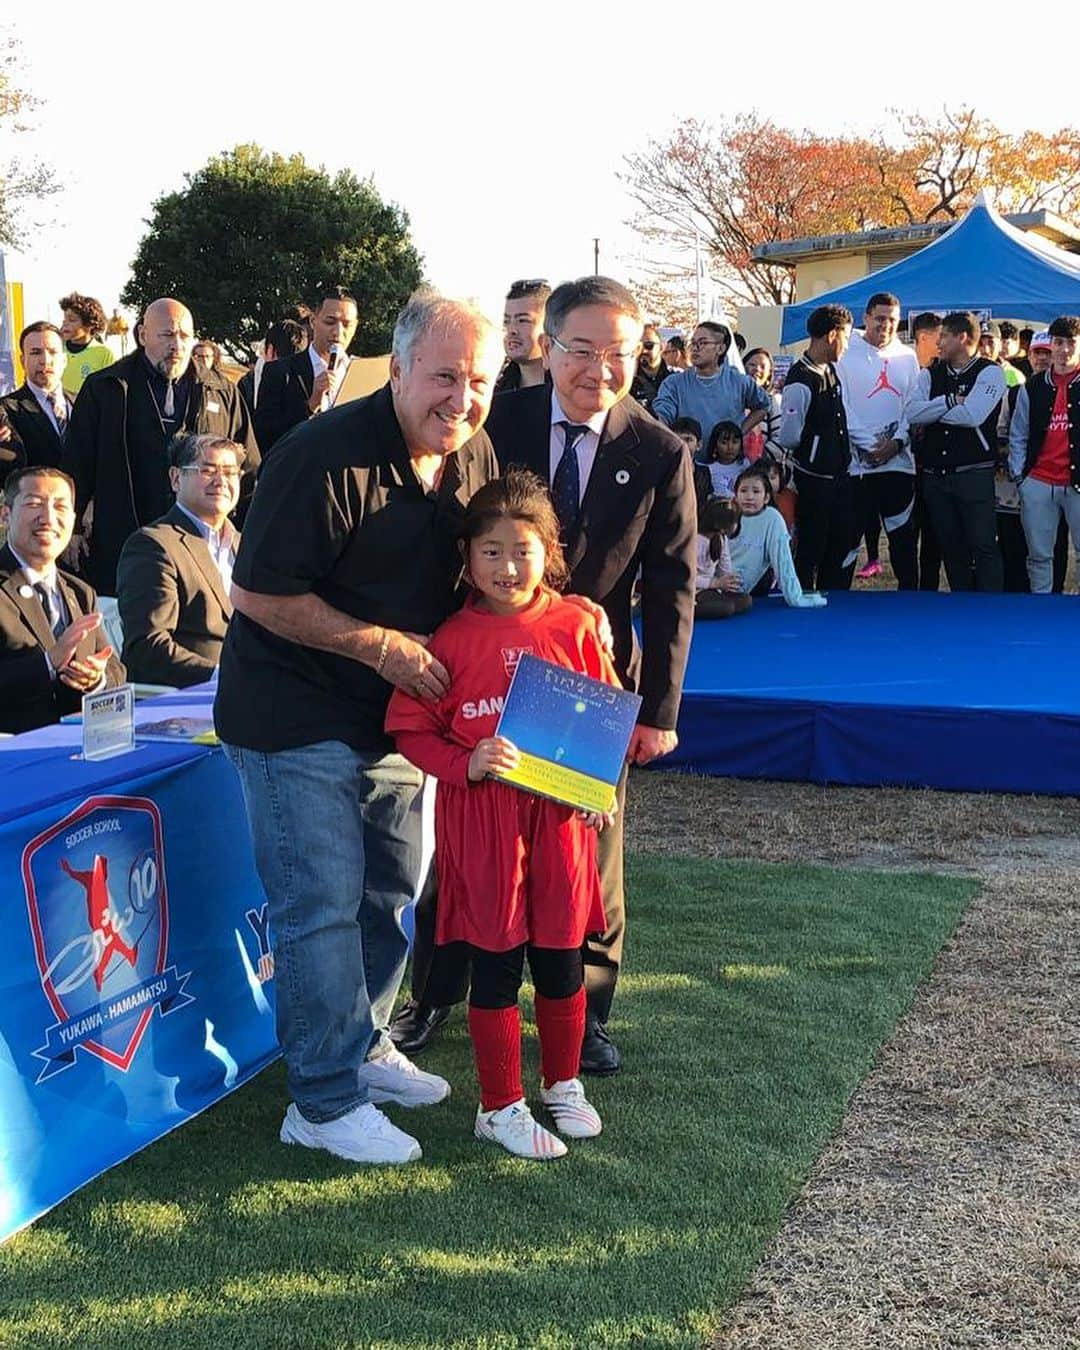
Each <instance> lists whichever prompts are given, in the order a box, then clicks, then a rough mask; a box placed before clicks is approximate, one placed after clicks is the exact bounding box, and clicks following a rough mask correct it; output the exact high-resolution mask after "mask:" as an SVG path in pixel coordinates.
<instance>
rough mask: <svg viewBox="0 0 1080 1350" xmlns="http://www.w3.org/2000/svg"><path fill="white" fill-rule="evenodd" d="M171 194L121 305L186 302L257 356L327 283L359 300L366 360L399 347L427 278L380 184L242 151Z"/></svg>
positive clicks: (357, 349)
mask: <svg viewBox="0 0 1080 1350" xmlns="http://www.w3.org/2000/svg"><path fill="white" fill-rule="evenodd" d="M185 181H186V187H184V188H183V190H182V191H180V192H170V193H167V194H166V195H165V196H163V197H159V198H158V199H157V201H156V202H155V203H154V206H153V213H152V215H151V217H150V219H149V220H148V221H147V222H146V224H147V225H148V226H149V231H148V233H147V234H146V235H145V236H144V238H143V240H142V242H141V243H140V244H139V248H138V252H137V253H136V255H135V261H134V262H133V264H132V269H131V279H130V281H129V282H128V283H127V285H126V286H125V287H124V291H123V293H122V295H121V300H122V301H123V303H124V304H126V305H131V306H133V307H135V308H137V309H142V308H143V307H145V306H146V305H147V304H149V303H150V301H152V300H155V299H157V297H158V296H162V295H172V296H175V297H176V298H177V299H179V300H182V301H183V302H184V303H185V304H186V305H187V306H188V308H189V309H190V310H191V312H192V314H193V315H194V317H195V324H196V327H197V329H198V331H199V332H200V333H202V334H205V335H206V336H207V337H212V338H214V339H215V340H216V341H218V342H220V343H221V344H222V345H223V346H224V347H225V348H226V350H227V351H229V352H230V353H231V355H232V356H234V357H236V358H238V359H240V360H249V361H250V360H251V359H253V358H254V354H255V350H254V349H255V344H256V343H257V342H258V341H259V340H260V339H261V338H262V337H263V335H264V334H265V332H266V330H267V328H268V327H269V326H270V324H272V323H274V322H275V321H276V320H278V319H280V318H281V317H282V315H283V314H284V313H285V311H286V310H287V309H288V308H289V307H290V306H292V305H295V304H296V303H297V302H299V301H305V300H308V299H309V297H311V296H312V295H313V293H314V292H316V291H317V290H318V289H319V287H320V286H324V285H339V284H340V285H343V286H346V287H347V288H348V289H349V290H350V291H351V292H352V293H353V294H354V295H355V296H356V298H357V301H358V302H359V306H360V327H359V329H358V331H357V335H356V338H355V340H354V341H353V344H352V348H351V350H352V352H353V353H354V354H355V355H358V356H372V355H378V354H379V353H382V352H386V351H389V349H390V336H391V333H392V331H393V326H394V318H395V316H396V314H397V312H398V310H399V309H400V308H401V306H402V304H403V303H404V301H405V300H406V299H407V297H408V296H409V294H410V293H411V292H412V291H413V290H415V289H416V287H417V286H418V285H419V284H420V280H421V258H420V255H419V254H418V253H417V251H416V249H415V247H414V246H413V243H412V240H411V239H410V238H409V218H408V216H407V215H406V214H405V212H404V211H403V210H401V208H400V207H398V206H395V205H393V204H392V203H386V202H384V201H383V200H382V198H381V197H380V196H379V194H378V192H377V191H376V190H375V187H374V185H373V184H372V182H371V181H370V180H362V179H359V178H357V177H356V175H355V174H353V173H351V172H350V171H349V170H347V169H346V170H342V171H341V172H340V173H337V174H334V175H333V176H331V175H330V174H328V173H327V172H326V170H325V169H323V168H321V167H319V168H313V167H312V166H311V165H309V164H307V163H305V161H304V159H303V157H302V156H301V155H292V156H291V157H289V158H288V159H286V158H284V157H283V156H282V155H277V154H270V153H267V152H266V151H264V150H261V149H260V148H259V147H258V146H257V145H238V146H237V147H236V148H235V149H234V150H231V151H228V152H227V153H225V154H222V155H219V156H217V157H215V158H214V159H211V160H210V162H209V163H208V164H207V165H206V166H205V167H204V168H202V169H200V170H199V171H198V172H197V173H194V174H187V175H185Z"/></svg>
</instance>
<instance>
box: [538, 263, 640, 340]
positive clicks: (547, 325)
mask: <svg viewBox="0 0 1080 1350" xmlns="http://www.w3.org/2000/svg"><path fill="white" fill-rule="evenodd" d="M586 305H608V306H610V307H611V308H612V309H614V310H618V312H619V313H620V314H625V315H626V316H627V317H628V318H630V319H633V321H634V322H635V323H637V324H641V323H643V322H644V319H643V315H642V313H641V306H640V305H639V304H638V302H637V301H636V300H635V299H634V297H633V295H632V294H631V293H630V292H629V291H628V290H627V289H626V287H625V286H624V285H623V284H622V283H621V282H618V281H615V280H614V279H613V278H611V277H578V279H577V281H564V282H563V283H562V285H561V286H556V287H555V289H554V290H553V291H552V292H551V294H550V295H549V296H548V302H547V309H546V310H545V311H544V332H545V333H546V334H547V335H548V337H558V336H559V334H560V333H561V332H562V330H563V325H564V324H565V323H566V320H567V319H568V318H569V316H570V314H571V312H572V311H573V310H575V309H583V308H584V307H585V306H586Z"/></svg>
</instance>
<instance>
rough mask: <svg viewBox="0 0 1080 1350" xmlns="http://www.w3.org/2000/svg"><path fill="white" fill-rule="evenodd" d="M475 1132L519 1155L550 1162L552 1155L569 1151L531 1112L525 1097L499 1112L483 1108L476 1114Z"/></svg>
mask: <svg viewBox="0 0 1080 1350" xmlns="http://www.w3.org/2000/svg"><path fill="white" fill-rule="evenodd" d="M473 1134H475V1135H476V1137H477V1139H484V1140H487V1141H488V1142H489V1143H492V1144H502V1146H503V1148H504V1149H506V1151H507V1152H508V1153H513V1154H514V1156H515V1157H517V1158H536V1159H538V1160H539V1161H541V1162H548V1161H550V1159H552V1158H561V1157H562V1156H563V1154H564V1153H565V1152H566V1145H565V1144H564V1143H563V1141H562V1140H561V1139H558V1138H556V1136H555V1135H553V1134H552V1133H551V1131H550V1130H545V1129H544V1127H543V1125H538V1124H537V1123H536V1121H535V1120H534V1119H533V1114H532V1112H531V1111H530V1110H529V1108H528V1107H527V1106H526V1105H525V1098H524V1097H522V1098H521V1100H520V1101H516V1102H511V1103H510V1105H509V1106H504V1107H503V1108H502V1109H501V1110H499V1111H485V1110H484V1109H483V1107H481V1108H480V1109H479V1110H478V1111H477V1113H476V1124H475V1125H474V1126H473Z"/></svg>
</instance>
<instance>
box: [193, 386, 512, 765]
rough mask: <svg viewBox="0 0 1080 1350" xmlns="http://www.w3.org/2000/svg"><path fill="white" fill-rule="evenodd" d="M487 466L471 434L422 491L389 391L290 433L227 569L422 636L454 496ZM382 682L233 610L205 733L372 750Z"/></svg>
mask: <svg viewBox="0 0 1080 1350" xmlns="http://www.w3.org/2000/svg"><path fill="white" fill-rule="evenodd" d="M497 474H498V470H497V468H496V464H495V455H494V452H493V451H492V448H491V442H490V441H489V440H488V438H487V435H486V433H484V432H483V431H480V432H478V433H477V435H475V436H474V437H473V438H472V439H471V440H470V441H468V442H467V444H466V445H464V446H463V447H462V448H461V449H460V450H459V451H458V452H457V453H456V454H455V455H451V456H450V457H449V458H448V459H447V461H446V468H445V471H444V473H443V476H442V481H441V482H440V485H439V489H438V491H437V492H436V493H432V494H430V495H429V494H427V493H425V492H424V490H423V487H422V486H421V484H420V482H419V480H418V479H417V477H416V475H415V473H414V472H413V469H412V462H411V460H410V458H409V452H408V450H407V449H406V446H405V441H404V439H403V438H402V435H401V429H400V427H399V426H398V423H397V418H396V417H395V415H394V406H393V401H392V399H391V397H390V389H389V386H386V387H384V388H383V389H380V390H379V391H378V392H377V393H375V394H372V395H371V396H370V397H369V398H365V399H360V400H358V401H357V402H355V403H349V404H347V405H346V406H345V407H342V408H337V409H333V410H332V411H330V412H327V413H324V414H323V415H322V416H321V417H315V418H312V420H311V421H310V422H306V423H304V424H303V425H302V426H298V427H296V428H294V430H293V431H291V432H290V433H289V435H288V436H286V437H285V438H283V439H282V440H281V441H280V442H279V443H278V445H277V446H275V448H274V453H273V454H272V455H271V456H270V458H269V460H268V462H267V464H266V466H265V469H264V472H263V473H262V475H261V476H260V478H259V484H258V487H257V488H256V491H255V495H254V497H253V498H252V501H251V508H250V510H249V511H248V516H247V521H246V523H245V525H244V533H243V538H242V540H241V543H240V552H239V554H238V556H237V559H236V566H235V568H234V570H233V577H234V578H235V580H236V582H237V584H238V585H240V586H242V587H243V588H244V589H245V590H248V591H256V592H259V593H261V594H263V595H303V594H306V593H307V592H309V591H311V592H313V593H314V594H315V595H318V596H320V597H321V598H322V599H323V600H325V601H326V602H327V604H329V605H332V606H333V607H334V608H335V609H339V610H342V611H343V612H344V613H346V614H350V615H352V616H353V617H354V618H357V619H360V620H362V621H364V622H367V623H377V624H385V625H387V626H389V627H391V628H397V629H401V630H403V631H405V632H412V633H431V632H433V631H434V629H435V628H437V627H438V625H439V624H440V623H442V622H443V620H444V619H446V618H447V617H448V616H449V615H450V614H451V613H453V611H454V610H455V609H456V608H457V598H456V589H457V583H458V579H459V577H460V575H461V558H460V555H459V554H458V550H457V545H456V536H457V531H458V528H459V526H460V524H461V518H462V513H463V511H464V508H465V504H466V502H468V500H469V498H470V497H471V496H472V494H473V493H474V492H475V491H476V489H477V488H479V487H481V486H482V485H483V484H484V483H486V482H488V481H489V480H490V479H492V478H495V477H496V476H497ZM390 692H391V690H390V685H389V684H387V682H386V681H385V680H383V679H382V678H381V677H380V676H378V675H376V674H375V672H374V671H373V670H372V669H371V667H370V666H366V665H361V664H360V663H359V662H358V661H351V660H349V659H348V658H347V657H344V656H337V655H334V654H332V653H330V652H322V651H316V650H315V649H314V648H311V647H304V646H301V645H300V644H299V643H295V642H289V641H287V640H286V639H285V638H280V637H275V636H274V634H273V633H270V632H269V631H268V630H267V629H265V628H263V627H262V626H261V625H259V624H257V623H254V622H252V620H251V619H249V618H247V617H246V616H245V615H243V614H241V613H239V612H237V613H236V614H234V616H233V619H232V622H231V623H230V625H229V632H228V635H227V637H226V639H225V646H224V648H223V650H222V654H221V669H220V674H219V684H218V696H217V701H216V702H215V705H214V718H215V722H216V724H217V731H218V735H219V736H220V737H221V739H222V740H223V741H225V742H227V743H228V744H230V745H240V746H245V747H247V748H249V749H252V750H268V751H274V750H289V749H293V748H295V747H296V746H301V745H312V744H314V743H315V742H317V741H329V740H334V741H344V742H345V743H346V744H347V745H350V746H352V747H353V748H354V749H357V750H385V749H390V748H391V747H392V742H391V741H390V740H389V738H388V737H387V736H386V735H385V734H384V733H383V718H384V716H385V714H386V705H387V703H388V702H389V699H390Z"/></svg>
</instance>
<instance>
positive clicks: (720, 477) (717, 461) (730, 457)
mask: <svg viewBox="0 0 1080 1350" xmlns="http://www.w3.org/2000/svg"><path fill="white" fill-rule="evenodd" d="M704 461H705V467H706V468H707V469H708V470H709V478H710V480H711V483H712V495H713V496H714V497H730V496H731V495H732V493H733V491H734V486H733V485H734V482H735V479H736V478H738V476H739V474H740V473H741V472H742V471H743V469H745V468H746V467H747V466H748V465H749V463H750V461H749V460H748V459H747V458H746V456H745V454H744V453H743V437H742V432H741V431H740V429H739V428H738V426H736V424H735V423H734V422H717V424H716V426H714V427H713V429H712V432H711V434H710V436H709V443H708V445H707V447H706V449H705V455H704Z"/></svg>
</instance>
